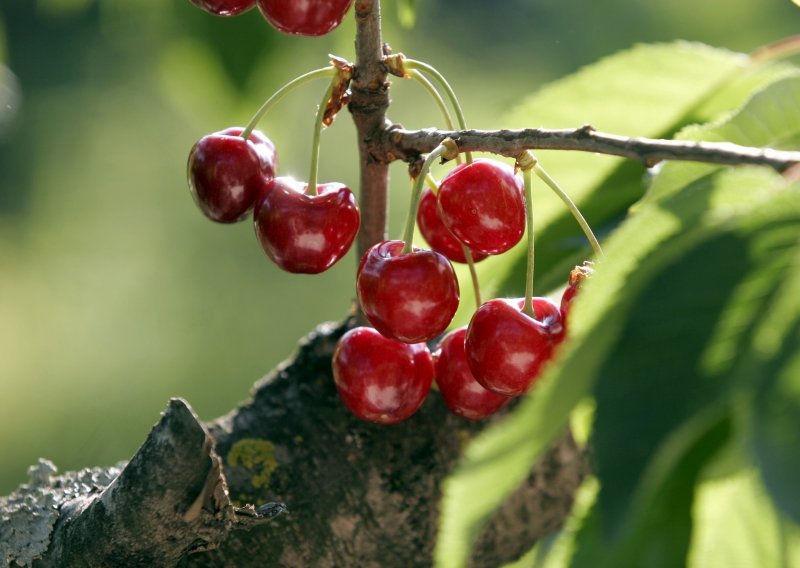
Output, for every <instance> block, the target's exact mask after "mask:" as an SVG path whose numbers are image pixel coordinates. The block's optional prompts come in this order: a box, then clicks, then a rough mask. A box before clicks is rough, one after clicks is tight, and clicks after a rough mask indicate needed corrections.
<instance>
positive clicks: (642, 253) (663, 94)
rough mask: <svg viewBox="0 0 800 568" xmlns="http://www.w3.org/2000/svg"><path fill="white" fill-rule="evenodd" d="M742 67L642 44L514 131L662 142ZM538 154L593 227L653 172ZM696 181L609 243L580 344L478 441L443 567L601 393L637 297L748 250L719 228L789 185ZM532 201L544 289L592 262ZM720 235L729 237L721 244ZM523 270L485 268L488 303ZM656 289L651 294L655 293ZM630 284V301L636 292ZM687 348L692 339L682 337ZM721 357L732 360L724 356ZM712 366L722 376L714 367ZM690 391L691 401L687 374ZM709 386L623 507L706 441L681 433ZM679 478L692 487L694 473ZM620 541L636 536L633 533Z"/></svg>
mask: <svg viewBox="0 0 800 568" xmlns="http://www.w3.org/2000/svg"><path fill="white" fill-rule="evenodd" d="M743 63H744V59H743V57H742V56H739V55H737V54H732V53H729V52H725V51H719V50H713V49H711V48H707V47H704V46H698V45H694V44H686V43H677V44H671V45H660V46H639V47H636V48H634V49H632V50H629V51H627V52H623V53H621V54H619V55H617V56H614V57H611V58H608V59H606V60H603V61H601V62H600V63H597V64H596V65H593V66H590V67H588V68H586V69H584V70H582V71H580V72H578V73H576V74H575V75H573V76H571V77H568V78H566V79H564V80H562V81H559V82H557V83H555V84H554V85H552V86H550V87H547V88H545V89H543V90H542V91H540V92H539V93H537V94H536V95H534V96H532V97H531V98H530V99H529V100H528V101H526V103H524V104H523V105H521V107H520V109H518V111H516V112H514V113H512V114H511V115H510V116H509V117H508V119H507V121H506V124H509V125H510V126H516V127H519V126H522V125H542V126H548V127H572V126H575V125H577V124H582V123H584V122H592V123H594V125H595V126H596V127H598V128H599V129H606V130H609V131H612V132H621V133H626V134H632V135H633V134H635V135H641V136H650V137H658V136H660V135H662V134H663V133H669V132H673V131H675V130H677V129H678V128H679V127H680V126H682V125H684V124H685V121H686V120H688V117H691V116H693V115H695V114H697V113H698V112H699V110H698V109H702V108H703V106H704V105H705V103H707V102H708V101H709V100H712V99H714V98H715V97H716V102H715V103H714V105H716V107H715V108H722V106H723V104H722V102H721V101H722V99H721V98H720V97H719V95H718V93H719V91H720V90H721V89H724V87H725V86H726V85H727V84H728V82H730V81H732V80H734V78H735V77H736V76H738V75H740V74H741V71H742V65H743ZM653 69H658V73H656V74H654V73H653V72H652V71H653ZM776 76H778V75H777V74H776V75H770V74H767V73H765V74H763V75H760V76H759V77H760V79H758V81H762V80H763V81H764V82H767V81H769V80H771V79H772V78H774V77H776ZM609 78H610V80H609ZM758 81H756V80H754V83H755V82H758ZM737 89H739V90H738V94H737V93H734V92H731V94H730V97H729V98H728V100H729V101H736V102H739V101H740V100H741V98H742V90H741V85H739V86H737ZM614 105H616V106H614ZM712 106H713V105H712ZM539 154H540V155H539V158H540V159H541V160H542V162H543V164H544V165H545V167H546V168H547V169H548V171H550V172H551V174H553V175H554V176H555V177H556V178H557V179H559V181H560V182H561V183H562V185H563V186H564V187H565V188H566V189H567V191H568V192H569V193H570V194H571V195H572V196H573V198H574V199H575V200H576V201H577V202H578V203H579V204H580V205H581V207H582V209H583V210H584V214H585V215H586V216H587V218H588V219H589V221H590V223H592V224H593V225H594V226H595V229H597V221H598V219H599V220H602V221H605V222H607V223H608V226H609V228H611V227H612V226H613V225H614V224H616V223H618V222H619V219H620V218H621V217H622V215H623V213H624V211H625V210H626V209H627V208H628V206H629V205H630V204H631V203H632V202H633V201H634V200H635V199H636V198H637V197H638V196H639V195H640V194H641V191H642V190H641V187H642V184H641V178H642V175H643V173H644V168H643V167H642V166H640V165H638V164H631V163H630V162H623V161H621V160H619V159H616V158H610V157H601V156H592V155H583V154H577V153H574V152H561V153H550V152H541V153H539ZM688 179H689V180H690V181H691V183H689V182H687V184H688V185H687V184H685V185H684V187H683V188H682V191H680V192H677V193H676V194H675V195H672V196H670V197H669V198H666V199H664V200H663V201H661V202H658V203H653V204H650V205H647V204H646V205H642V206H640V207H639V208H638V210H637V212H636V214H635V215H632V216H631V217H630V218H629V219H627V220H626V221H624V222H623V223H622V225H621V226H620V227H619V228H618V229H617V230H615V231H614V233H613V234H612V235H611V237H609V238H607V239H605V242H604V248H605V250H606V258H605V260H604V261H603V263H602V264H601V265H599V266H598V270H597V273H596V276H595V278H593V279H592V281H591V282H590V284H588V285H587V286H585V287H584V290H583V291H582V293H581V295H580V296H579V297H578V299H577V300H576V302H575V305H574V307H573V310H572V312H571V316H570V318H571V321H570V336H571V338H572V339H571V341H569V342H567V343H566V344H565V345H564V346H563V348H562V350H561V352H560V353H559V356H558V357H557V361H556V362H555V363H554V364H553V365H551V366H550V368H549V369H548V370H547V371H546V372H545V374H544V376H543V377H542V379H541V380H540V381H539V385H538V386H537V388H536V390H535V391H534V392H533V393H532V394H531V395H529V396H528V397H527V398H526V400H524V401H523V402H522V403H521V404H520V405H519V406H518V407H517V409H516V410H515V412H514V413H513V414H512V415H511V416H510V417H508V418H507V419H506V420H505V421H503V422H502V423H500V424H498V425H496V426H494V427H492V428H490V429H488V430H487V431H486V432H484V433H483V434H482V435H481V436H479V437H478V438H477V439H476V440H475V441H473V443H471V444H470V446H469V447H468V448H467V451H466V453H465V457H464V460H463V461H462V462H461V463H460V464H459V466H458V467H457V468H456V470H455V472H454V474H453V476H451V477H450V478H449V479H448V480H446V481H445V484H444V486H443V490H444V497H443V501H442V517H441V530H440V536H439V541H438V543H437V549H436V560H437V565H439V566H448V567H449V566H454V567H455V566H464V565H466V562H467V560H468V558H469V554H470V551H469V549H470V545H471V542H472V541H473V539H474V538H475V537H476V536H477V535H478V534H479V532H480V529H481V525H482V523H483V521H484V519H485V518H487V516H488V515H489V514H490V513H491V511H493V510H494V509H495V508H496V507H497V506H499V505H500V504H501V503H502V501H503V500H504V499H505V498H506V496H508V495H509V494H510V493H511V491H512V490H513V489H514V488H515V487H516V486H517V485H518V484H519V482H520V481H521V480H522V479H523V478H524V477H525V476H526V475H527V473H528V472H529V470H530V467H531V466H532V464H533V463H534V461H535V460H536V458H537V457H538V456H539V455H541V453H542V452H543V451H544V450H545V449H546V447H547V446H548V444H549V443H550V442H551V440H553V439H554V438H555V437H556V436H557V435H558V434H559V433H560V432H561V431H562V429H563V428H564V427H565V425H566V424H567V421H568V417H569V414H570V412H571V411H572V410H573V408H574V407H575V406H576V405H577V404H578V402H580V401H581V400H583V399H585V398H586V397H587V395H589V394H590V393H591V392H592V390H593V388H594V385H595V381H596V380H597V378H598V371H599V369H601V368H603V367H604V365H606V364H607V361H608V360H609V353H610V352H612V351H613V352H615V353H618V351H615V349H617V348H618V340H619V335H618V334H620V333H621V332H623V331H624V330H625V329H626V327H625V326H626V318H627V317H628V315H629V314H630V313H631V311H632V310H634V309H639V308H640V307H641V306H640V305H638V304H637V302H638V301H639V300H641V296H640V294H643V293H644V292H645V291H649V292H650V293H652V292H653V290H656V289H657V290H661V288H659V287H658V285H657V283H656V281H655V280H653V279H654V278H655V277H656V275H663V274H664V272H663V270H664V269H665V267H667V266H673V265H675V266H680V260H681V258H682V256H683V255H686V254H690V253H691V252H692V251H693V250H694V249H695V247H702V246H703V245H704V244H707V245H708V247H710V248H707V249H703V250H704V251H705V252H706V253H707V252H709V251H712V252H713V250H716V249H714V247H721V248H720V250H723V249H724V250H723V252H726V253H728V252H729V249H730V250H733V249H734V248H736V249H737V250H739V249H738V248H737V247H740V246H744V245H742V243H744V242H745V241H746V240H747V239H745V238H744V237H737V236H735V235H731V234H728V233H725V238H724V239H723V238H722V235H723V233H724V230H723V228H724V227H728V224H729V223H731V222H733V221H734V220H736V219H738V218H739V217H741V216H742V215H744V214H746V213H747V212H748V211H750V210H751V209H752V208H753V207H754V206H756V205H759V204H761V203H763V202H765V201H767V200H769V199H770V198H771V197H772V196H774V195H775V194H776V193H777V192H778V191H780V190H781V189H782V188H783V187H784V186H785V183H784V181H783V179H782V178H781V177H780V176H778V175H777V174H776V173H774V172H771V171H767V170H763V169H758V168H738V169H735V170H722V171H718V172H716V171H715V172H712V174H709V175H704V176H697V177H691V176H690V177H689V178H688ZM743 188H745V189H743ZM535 207H536V215H537V221H536V226H537V279H538V280H537V282H538V283H539V284H538V285H537V287H544V286H542V284H541V282H542V281H544V282H545V283H546V284H547V285H548V286H547V287H549V286H555V285H557V282H558V281H559V279H561V280H563V278H564V275H565V274H566V273H567V267H568V266H569V264H571V263H575V262H576V261H577V260H579V259H580V257H578V256H576V255H577V254H585V252H584V250H585V249H582V248H581V247H580V246H575V244H574V243H573V242H571V241H570V239H574V237H575V235H576V234H577V230H576V229H572V230H570V229H569V228H568V225H569V224H570V223H571V221H568V220H567V219H566V217H565V215H564V214H563V213H561V212H562V211H563V209H562V208H563V205H562V204H561V203H560V201H557V200H556V198H555V197H554V196H551V195H549V194H538V193H537V194H536V196H535ZM715 238H720V239H722V240H721V241H719V242H717V241H715V240H714V239H715ZM712 242H713V245H712V244H711V243H712ZM576 251H577V252H576ZM701 256H703V254H701V253H698V255H696V256H695V257H693V260H692V266H694V267H697V266H698V265H699V263H700V261H699V259H700V257H701ZM521 262H522V261H520V260H519V251H516V252H512V253H510V254H506V255H503V256H502V257H496V258H490V259H487V260H486V261H483V262H482V263H481V264H480V265H479V271H480V273H481V283H482V285H483V287H484V291H485V295H486V296H487V297H488V296H491V295H493V294H494V293H495V292H496V291H497V290H502V291H503V292H504V293H509V292H513V291H515V290H519V289H521V283H522V281H523V277H522V274H524V265H523V264H522V263H521ZM717 264H719V265H720V266H719V268H720V269H721V270H723V272H724V273H725V274H726V275H728V276H731V275H732V272H731V271H730V270H728V266H727V265H724V263H722V262H721V261H717ZM644 265H646V266H644ZM687 274H688V271H686V270H683V272H682V277H684V278H686V277H687ZM559 275H560V276H559ZM732 277H733V279H734V281H733V282H731V283H730V285H726V284H724V283H723V286H722V287H720V288H718V289H717V291H720V290H721V291H722V295H723V297H726V295H727V297H731V295H737V294H741V292H740V291H739V290H738V289H737V288H736V286H735V283H736V282H741V281H742V278H741V277H740V276H739V274H738V273H736V274H733V275H732ZM745 280H746V278H745ZM517 281H518V282H519V284H516V282H517ZM509 282H512V283H511V284H509ZM712 284H713V283H712ZM651 285H652V286H655V288H653V289H650V288H649V286H651ZM712 288H713V286H712ZM630 290H635V293H633V294H631V293H629V291H630ZM693 292H694V290H693V289H691V288H689V289H684V290H683V293H684V294H686V295H689V294H691V293H693ZM466 295H467V294H465V296H466ZM647 297H650V294H647ZM677 297H678V296H676V298H677ZM704 297H705V298H707V299H711V300H712V307H711V308H710V309H707V310H705V311H704V312H703V310H704V309H705V308H703V309H701V312H703V315H704V317H705V319H704V320H703V321H704V324H703V326H702V329H701V330H700V331H698V333H697V336H698V337H699V336H700V335H702V334H703V333H704V334H705V335H703V338H705V339H708V340H709V341H710V338H709V336H712V335H713V337H714V338H715V341H717V340H718V343H720V344H721V345H725V340H726V339H727V340H731V341H728V345H729V346H730V345H735V344H737V343H736V342H737V341H739V338H738V336H737V334H736V333H735V332H732V331H730V329H733V327H734V326H733V325H731V326H729V327H730V329H729V332H728V333H719V332H718V331H717V330H716V329H715V328H714V326H713V325H712V324H711V323H709V322H710V321H711V320H712V319H714V318H716V317H718V316H719V317H721V318H723V319H724V318H726V317H727V318H728V320H729V321H731V322H733V323H736V321H737V318H736V317H733V316H726V314H727V313H728V311H726V310H725V309H723V308H727V307H728V305H729V302H728V303H724V306H723V305H722V304H723V302H721V301H720V302H717V303H716V304H713V300H714V297H713V294H712V293H711V292H708V293H704ZM464 300H465V301H464V302H462V305H464V306H466V308H465V311H466V310H469V309H470V308H471V302H470V299H469V298H467V297H465V298H464ZM734 311H735V310H734ZM687 313H688V310H685V311H684V316H685V315H686V314H687ZM669 315H670V312H669V311H668V310H664V311H663V312H662V316H663V317H666V316H669ZM467 316H468V314H465V313H463V312H462V315H461V318H460V321H461V322H465V321H466V319H467ZM744 316H746V314H744ZM744 316H742V317H744ZM633 329H642V326H641V323H639V324H637V326H636V327H635V328H631V329H630V330H629V331H628V333H627V335H626V336H625V337H626V338H627V340H630V341H633V340H634V339H636V338H635V337H633V333H631V331H632V330H633ZM671 329H672V333H673V334H675V335H680V334H682V333H683V330H682V329H680V328H677V327H672V328H671ZM717 336H719V337H717ZM731 338H733V339H731ZM676 345H678V343H675V344H674V345H672V347H673V351H672V356H673V357H674V358H680V357H681V354H680V352H676V351H675V350H674V348H675V346H676ZM680 346H681V347H683V346H685V345H684V344H682V343H681V344H680ZM712 351H713V350H712ZM723 351H724V350H723ZM712 354H713V353H712ZM693 355H694V361H695V363H698V362H699V363H702V364H709V365H710V363H706V359H707V358H708V357H709V356H708V355H707V353H706V351H705V350H702V349H698V348H695V351H694V352H693ZM667 359H668V357H667V356H664V357H663V360H667ZM725 362H726V364H730V362H729V361H728V360H725ZM639 363H640V364H641V361H640V362H639ZM628 370H630V369H628ZM717 372H718V373H721V372H722V371H721V370H719V369H718V371H717ZM684 379H686V377H684ZM683 386H684V394H687V387H688V386H689V382H688V380H685V381H684V383H683ZM707 386H708V389H709V392H707V393H706V394H705V398H704V399H702V400H700V401H691V400H690V401H689V404H688V406H687V407H685V408H684V413H683V414H682V415H681V414H679V415H678V416H677V417H673V418H674V420H673V421H672V422H671V423H670V421H669V420H664V421H663V422H662V423H661V426H660V430H656V431H657V432H661V441H662V442H664V444H663V447H661V448H660V450H661V451H662V453H661V454H660V456H659V457H660V459H661V462H659V463H660V467H656V468H655V469H647V468H646V467H645V466H643V468H644V469H641V468H640V470H639V472H638V473H639V475H640V477H642V476H643V479H644V481H643V482H642V481H640V482H639V483H637V485H640V486H641V487H644V489H640V491H639V493H638V495H639V496H640V497H639V499H640V500H639V501H637V502H636V503H634V504H630V503H628V504H627V505H626V507H627V508H625V507H623V509H625V510H626V511H638V510H640V509H639V508H638V503H639V502H640V501H641V499H642V498H643V497H641V496H642V495H653V494H656V493H657V492H658V490H659V488H660V487H661V486H660V485H659V483H660V480H663V475H664V472H665V471H670V468H673V467H676V463H682V462H681V460H683V459H685V458H686V452H687V451H689V448H690V446H691V444H692V443H693V441H696V440H697V436H698V435H700V434H699V432H700V431H701V430H702V428H703V424H705V422H703V421H702V420H701V421H699V422H697V423H695V424H694V427H687V428H686V430H685V431H683V430H680V428H678V426H680V425H681V418H687V417H691V415H692V409H700V408H703V407H704V404H703V402H705V403H708V405H709V406H711V405H712V403H713V402H714V401H715V400H716V397H715V393H716V394H719V393H725V392H726V391H725V389H724V388H722V389H720V390H719V391H715V390H714V388H713V387H715V386H716V385H713V384H710V385H707ZM612 398H614V397H612ZM692 405H694V406H692ZM662 418H664V417H662ZM612 422H613V421H612ZM672 426H674V427H675V428H672ZM676 431H678V433H677V434H676V433H675V432H676ZM654 451H655V450H654ZM647 458H648V456H645V457H644V458H643V459H642V463H646V464H647V465H648V466H649V465H650V464H651V461H650V460H649V459H647ZM692 475H694V474H692ZM637 479H638V478H637ZM684 479H690V480H693V479H694V477H692V476H688V477H684ZM612 483H613V482H612ZM692 483H693V481H692ZM631 489H633V488H631ZM681 489H685V487H682V488H681ZM689 503H690V502H689ZM621 514H623V515H625V514H626V513H621ZM623 529H624V527H623ZM623 529H620V530H623ZM684 529H685V527H684ZM682 530H683V529H682ZM625 534H626V535H627V536H626V538H628V537H629V536H630V534H631V533H625ZM637 534H638V533H637ZM683 534H685V530H684V533H683ZM634 540H635V539H634ZM637 546H638V545H637ZM634 548H636V547H634ZM684 554H685V551H684Z"/></svg>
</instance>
